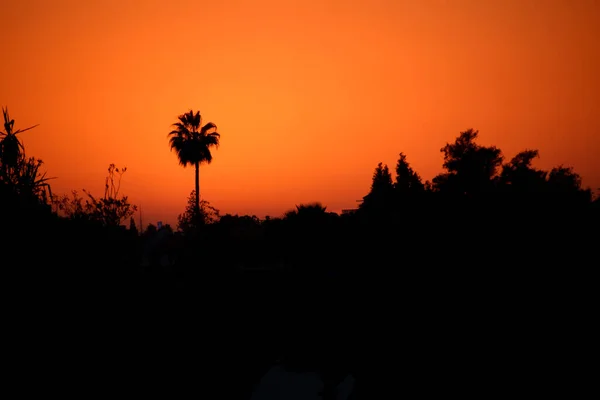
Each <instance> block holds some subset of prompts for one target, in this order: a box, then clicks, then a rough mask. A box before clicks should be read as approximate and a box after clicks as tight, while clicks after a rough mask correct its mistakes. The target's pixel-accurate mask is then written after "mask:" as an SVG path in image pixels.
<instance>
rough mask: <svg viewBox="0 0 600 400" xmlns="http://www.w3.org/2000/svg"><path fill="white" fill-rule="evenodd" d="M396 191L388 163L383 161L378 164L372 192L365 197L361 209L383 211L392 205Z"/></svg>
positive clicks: (374, 174) (372, 183)
mask: <svg viewBox="0 0 600 400" xmlns="http://www.w3.org/2000/svg"><path fill="white" fill-rule="evenodd" d="M393 193H394V184H393V183H392V175H391V174H390V170H389V168H388V166H387V165H385V164H383V163H379V164H377V168H375V172H374V173H373V180H372V182H371V190H370V192H369V193H368V194H367V195H366V196H365V197H364V198H363V202H362V203H361V204H360V206H359V208H360V209H368V210H372V211H378V212H379V211H383V210H386V209H388V207H389V206H390V205H391V203H390V201H391V199H392V197H393Z"/></svg>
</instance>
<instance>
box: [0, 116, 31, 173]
mask: <svg viewBox="0 0 600 400" xmlns="http://www.w3.org/2000/svg"><path fill="white" fill-rule="evenodd" d="M2 114H3V115H4V131H0V164H1V167H2V170H3V172H4V173H5V174H6V175H9V174H11V173H12V172H14V171H15V169H16V168H17V166H18V164H19V162H20V161H21V159H22V158H23V157H24V151H25V149H24V147H23V143H21V141H20V140H19V138H18V137H17V135H18V134H19V133H23V132H25V131H28V130H30V129H33V128H35V127H36V126H38V125H37V124H36V125H33V126H30V127H29V128H25V129H17V130H16V131H15V130H14V126H15V120H14V119H10V116H9V114H8V107H2Z"/></svg>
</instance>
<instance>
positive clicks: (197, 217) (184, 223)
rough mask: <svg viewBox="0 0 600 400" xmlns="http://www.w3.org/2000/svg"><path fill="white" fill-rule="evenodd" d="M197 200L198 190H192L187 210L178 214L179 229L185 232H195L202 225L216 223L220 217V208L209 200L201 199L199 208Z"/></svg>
mask: <svg viewBox="0 0 600 400" xmlns="http://www.w3.org/2000/svg"><path fill="white" fill-rule="evenodd" d="M196 200H197V196H196V191H195V190H192V192H191V193H190V196H189V197H188V202H187V206H186V208H185V211H184V212H183V213H182V214H179V215H178V216H177V230H178V231H180V232H183V233H184V234H194V233H195V232H196V231H197V230H198V229H199V228H201V227H202V226H204V225H207V224H212V223H215V222H217V221H218V220H219V218H220V216H219V210H217V209H216V208H214V207H213V206H211V205H210V203H209V202H208V201H206V200H201V201H200V208H197V203H196Z"/></svg>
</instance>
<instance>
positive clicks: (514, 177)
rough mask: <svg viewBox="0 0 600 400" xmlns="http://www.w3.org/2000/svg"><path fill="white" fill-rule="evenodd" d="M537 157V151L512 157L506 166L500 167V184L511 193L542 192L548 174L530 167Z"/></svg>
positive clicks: (528, 151) (525, 152) (526, 151)
mask: <svg viewBox="0 0 600 400" xmlns="http://www.w3.org/2000/svg"><path fill="white" fill-rule="evenodd" d="M538 157H539V152H538V151H537V150H525V151H522V152H520V153H519V154H517V155H516V156H514V157H513V159H512V160H511V161H510V162H509V163H508V164H505V165H503V166H502V174H501V175H500V182H501V184H502V185H505V186H506V187H507V188H508V189H509V190H510V192H513V193H514V192H517V193H540V192H542V191H543V190H544V188H545V186H546V176H547V175H548V173H547V172H546V171H542V170H538V169H536V168H533V167H532V166H531V164H532V161H533V160H534V159H535V158H538Z"/></svg>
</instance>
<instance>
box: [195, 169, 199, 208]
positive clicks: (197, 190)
mask: <svg viewBox="0 0 600 400" xmlns="http://www.w3.org/2000/svg"><path fill="white" fill-rule="evenodd" d="M195 167H196V212H197V213H198V214H197V215H200V163H196V164H195Z"/></svg>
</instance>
